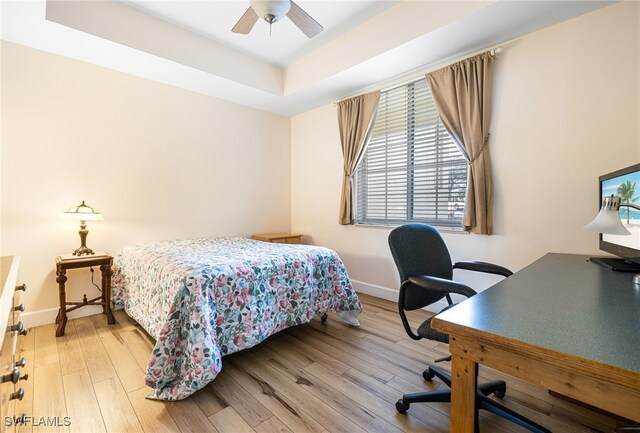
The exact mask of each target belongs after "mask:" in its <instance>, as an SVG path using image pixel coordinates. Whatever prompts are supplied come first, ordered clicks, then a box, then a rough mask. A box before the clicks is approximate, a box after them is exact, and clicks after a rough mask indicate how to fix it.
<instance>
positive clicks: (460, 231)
mask: <svg viewBox="0 0 640 433" xmlns="http://www.w3.org/2000/svg"><path fill="white" fill-rule="evenodd" d="M407 224H409V223H407ZM401 225H402V224H366V223H356V224H354V226H355V227H362V228H373V229H394V228H396V227H400V226H401ZM432 227H434V228H435V229H436V230H438V231H439V232H440V233H458V234H463V235H465V234H466V235H468V234H470V233H471V232H470V231H469V230H465V229H463V228H459V229H458V228H454V227H448V226H437V225H432Z"/></svg>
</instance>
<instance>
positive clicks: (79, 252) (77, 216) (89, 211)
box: [64, 200, 104, 256]
mask: <svg viewBox="0 0 640 433" xmlns="http://www.w3.org/2000/svg"><path fill="white" fill-rule="evenodd" d="M64 214H65V217H66V218H69V219H74V220H79V221H80V230H78V233H79V234H80V248H78V249H76V250H75V251H74V252H73V255H74V256H84V255H91V254H94V253H93V250H92V249H91V248H88V247H87V235H88V234H89V230H87V221H102V220H104V217H103V216H102V214H101V213H97V212H96V211H95V210H93V208H92V207H91V206H87V205H86V204H85V203H84V200H82V203H81V204H79V205H78V206H73V207H70V208H69V210H68V211H66V212H65V213H64Z"/></svg>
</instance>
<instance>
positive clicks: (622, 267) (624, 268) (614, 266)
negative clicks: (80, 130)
mask: <svg viewBox="0 0 640 433" xmlns="http://www.w3.org/2000/svg"><path fill="white" fill-rule="evenodd" d="M589 261H591V262H594V263H597V264H599V265H601V266H604V267H605V268H609V269H611V270H612V271H617V272H640V265H637V264H635V263H629V262H625V261H624V259H615V258H612V257H590V258H589Z"/></svg>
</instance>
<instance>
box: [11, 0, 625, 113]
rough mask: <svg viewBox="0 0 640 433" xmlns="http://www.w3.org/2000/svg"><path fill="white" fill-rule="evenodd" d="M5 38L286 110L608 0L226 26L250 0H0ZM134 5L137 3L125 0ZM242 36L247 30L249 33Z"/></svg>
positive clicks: (331, 8) (395, 10) (421, 3)
mask: <svg viewBox="0 0 640 433" xmlns="http://www.w3.org/2000/svg"><path fill="white" fill-rule="evenodd" d="M0 1H1V3H0V19H1V36H2V39H3V40H7V41H10V42H14V43H18V44H22V45H25V46H29V47H33V48H36V49H39V50H44V51H48V52H51V53H55V54H59V55H62V56H66V57H71V58H74V59H78V60H81V61H84V62H89V63H93V64H96V65H99V66H102V67H106V68H110V69H113V70H117V71H121V72H125V73H128V74H132V75H137V76H140V77H143V78H147V79H151V80H154V81H158V82H161V83H165V84H169V85H172V86H176V87H180V88H183V89H187V90H191V91H194V92H198V93H202V94H205V95H210V96H214V97H218V98H221V99H225V100H228V101H231V102H236V103H239V104H243V105H248V106H251V107H255V108H258V109H261V110H265V111H270V112H273V113H277V114H281V115H285V116H293V115H296V114H299V113H302V112H305V111H308V110H310V109H313V108H316V107H319V106H322V105H325V104H327V103H330V102H333V101H336V100H339V99H342V98H344V97H347V96H350V95H353V94H356V93H359V92H362V91H366V90H371V89H374V88H380V87H382V86H385V85H388V83H390V82H392V81H394V80H398V79H399V78H400V77H406V76H407V75H412V74H413V75H418V74H422V73H424V72H425V71H426V70H430V69H434V68H435V67H439V66H442V65H444V64H446V63H447V62H451V61H453V60H455V59H458V58H460V57H461V56H464V55H469V54H472V53H475V52H478V51H480V50H484V49H487V48H490V47H494V46H496V45H498V44H503V43H506V45H505V47H504V48H505V50H507V51H508V49H509V43H510V42H508V41H511V40H513V39H515V38H518V37H520V36H523V35H526V34H527V33H530V32H533V31H536V30H539V29H541V28H544V27H546V26H549V25H553V24H556V23H559V22H562V21H564V20H567V19H571V18H573V17H576V16H578V15H581V14H584V13H588V12H591V11H593V10H596V9H598V8H601V7H606V6H608V5H610V4H612V3H613V2H611V1H606V0H605V1H576V0H567V1H562V0H555V1H535V0H534V1H527V0H520V1H509V0H498V1H491V0H489V1H450V0H441V1H428V0H403V1H399V2H395V3H391V4H390V3H386V2H377V1H369V0H362V1H349V0H340V1H316V2H314V1H303V0H300V2H299V5H300V6H301V7H302V8H303V9H305V10H306V11H307V12H308V13H310V14H311V15H312V16H313V17H314V18H315V19H316V20H318V21H319V22H320V23H321V24H322V25H323V26H325V29H326V30H325V31H323V32H322V33H321V34H320V35H319V36H317V37H316V38H314V39H312V40H308V39H307V38H306V37H305V36H304V35H303V34H302V33H301V32H300V31H299V30H298V29H297V28H295V27H294V26H293V25H292V24H291V23H290V22H288V20H285V21H283V22H278V23H275V24H274V26H273V35H272V36H271V37H269V36H268V33H267V32H266V29H267V28H268V27H265V26H266V23H262V22H258V23H257V24H256V27H255V28H254V32H252V33H251V34H250V35H249V36H248V37H247V36H243V35H236V34H233V33H232V32H231V31H230V29H231V27H233V25H234V24H235V22H236V21H237V20H238V19H239V17H240V16H241V15H242V13H244V10H246V7H247V3H246V2H244V1H237V2H235V1H234V2H219V1H215V0H202V1H200V2H196V1H180V2H177V1H172V2H168V1H163V0H147V1H144V2H142V1H141V0H129V3H126V4H125V3H122V2H118V1H115V0H99V1H93V0H84V1H74V0H71V1H67V0H0ZM132 2H133V3H135V7H132V6H131V4H133V3H132ZM245 38H246V39H245Z"/></svg>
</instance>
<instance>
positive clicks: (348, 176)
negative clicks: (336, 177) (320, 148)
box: [338, 91, 380, 225]
mask: <svg viewBox="0 0 640 433" xmlns="http://www.w3.org/2000/svg"><path fill="white" fill-rule="evenodd" d="M379 100H380V92H379V91H376V92H372V93H367V94H366V95H360V96H356V97H355V98H351V99H347V100H346V101H341V102H338V125H339V128H340V141H341V142H342V156H343V157H344V172H343V175H342V195H341V197H340V218H339V223H340V224H342V225H346V224H353V219H354V216H355V212H354V203H353V201H354V198H353V175H354V173H355V172H356V169H357V168H358V164H360V161H361V160H362V156H363V155H364V152H365V150H366V148H367V143H368V142H369V137H371V130H372V127H373V122H375V119H376V112H377V111H378V101H379Z"/></svg>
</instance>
